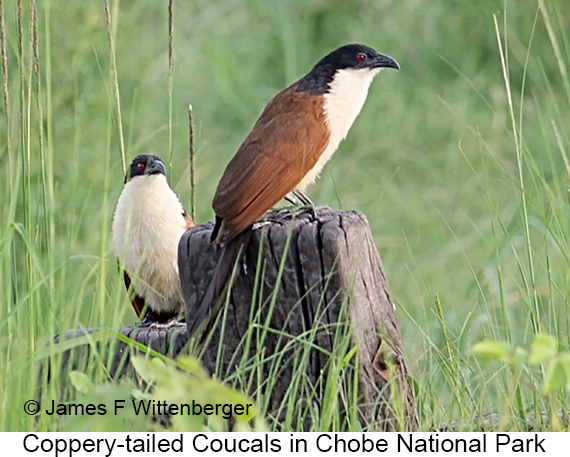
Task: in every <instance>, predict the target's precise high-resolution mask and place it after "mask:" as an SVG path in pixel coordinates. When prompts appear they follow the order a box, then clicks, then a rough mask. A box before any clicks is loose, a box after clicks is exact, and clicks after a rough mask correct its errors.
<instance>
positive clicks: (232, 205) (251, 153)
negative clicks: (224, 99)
mask: <svg viewBox="0 0 570 457" xmlns="http://www.w3.org/2000/svg"><path fill="white" fill-rule="evenodd" d="M382 68H395V69H399V66H398V63H397V62H396V61H395V60H394V59H392V58H391V57H388V56H386V55H383V54H380V53H378V52H376V51H375V50H374V49H372V48H370V47H368V46H364V45H361V44H349V45H346V46H342V47H340V48H338V49H336V50H335V51H333V52H331V53H330V54H328V55H327V56H325V57H324V58H322V59H321V60H320V61H319V62H317V64H316V65H315V66H314V67H313V69H312V70H311V71H310V72H309V73H308V74H307V75H305V76H304V77H303V78H301V79H300V80H299V81H297V82H295V83H294V84H292V85H291V86H289V87H288V88H286V89H284V90H283V91H281V92H279V93H278V94H277V95H276V96H275V97H274V98H273V99H272V100H270V101H269V103H268V104H267V106H266V107H265V109H264V110H263V112H262V113H261V116H260V118H259V119H258V120H257V122H256V123H255V125H254V127H253V129H252V131H251V132H250V133H249V135H248V136H247V138H246V139H245V140H244V142H243V143H242V144H241V146H240V148H239V149H238V151H237V153H236V155H235V156H234V157H233V159H232V160H231V161H230V163H229V164H228V166H227V167H226V169H225V171H224V173H223V175H222V179H221V180H220V183H219V184H218V188H217V190H216V194H215V196H214V201H213V203H212V208H213V209H214V212H215V214H216V225H215V228H214V230H213V232H212V237H211V241H212V242H215V243H217V244H218V245H221V246H224V251H223V252H222V254H221V255H220V259H219V261H218V265H217V266H216V268H215V270H214V273H213V277H212V280H211V281H210V284H209V286H208V288H207V289H206V292H205V294H204V297H203V299H202V302H201V303H200V306H199V308H198V310H197V312H196V315H195V320H194V322H193V323H192V324H189V325H190V327H189V331H190V332H191V333H192V332H193V331H195V330H196V329H197V328H198V326H199V325H200V323H201V321H202V320H203V319H204V318H205V317H206V315H207V313H208V312H209V310H210V308H211V307H212V306H213V304H214V302H215V301H216V300H217V298H218V296H219V294H221V292H222V290H223V288H224V287H225V285H226V284H227V280H228V277H229V273H230V272H231V268H232V267H233V263H234V262H235V259H236V257H237V252H238V251H239V249H240V247H241V246H242V245H244V244H245V243H247V239H248V236H249V235H248V233H249V232H250V228H251V227H252V225H253V223H254V222H255V221H257V220H258V219H259V218H260V217H262V216H263V214H265V212H266V211H268V210H269V209H271V208H272V207H273V206H274V205H275V204H276V203H278V202H279V201H280V200H281V199H283V198H285V197H288V196H289V195H290V194H291V193H293V194H294V195H296V196H298V197H299V198H300V199H301V201H302V202H310V200H308V199H307V198H306V197H305V196H304V194H303V191H304V190H305V188H306V187H307V186H308V185H309V184H311V183H312V182H313V181H314V180H315V179H316V177H317V176H318V175H319V173H320V171H321V170H322V168H323V166H324V165H325V163H326V162H327V161H328V160H329V159H330V158H331V156H332V154H333V153H334V152H335V151H336V149H337V147H338V145H339V143H340V142H341V141H342V140H343V139H344V138H345V137H346V135H347V133H348V130H349V129H350V127H351V126H352V124H353V122H354V120H355V119H356V117H357V116H358V114H359V113H360V110H361V109H362V106H363V105H364V102H365V100H366V95H367V94H368V88H369V86H370V83H371V82H372V80H373V79H374V76H376V75H377V74H378V72H379V71H380V70H381V69H382ZM240 234H244V235H243V236H241V237H238V239H237V240H236V237H237V236H238V235H240ZM239 238H242V239H239Z"/></svg>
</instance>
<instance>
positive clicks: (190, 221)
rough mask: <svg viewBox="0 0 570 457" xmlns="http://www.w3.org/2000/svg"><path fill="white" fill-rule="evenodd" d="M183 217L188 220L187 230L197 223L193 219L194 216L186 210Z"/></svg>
mask: <svg viewBox="0 0 570 457" xmlns="http://www.w3.org/2000/svg"><path fill="white" fill-rule="evenodd" d="M182 217H183V218H184V220H185V221H186V230H188V229H189V228H192V227H194V226H195V225H196V223H195V222H194V221H193V220H192V218H191V217H190V216H189V215H188V213H187V212H186V211H184V212H183V213H182Z"/></svg>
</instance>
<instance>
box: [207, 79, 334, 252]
mask: <svg viewBox="0 0 570 457" xmlns="http://www.w3.org/2000/svg"><path fill="white" fill-rule="evenodd" d="M295 89H296V84H295V85H293V86H291V87H289V88H287V89H285V90H284V91H282V92H280V93H279V94H277V95H276V96H275V97H274V98H273V99H272V100H271V101H270V102H269V103H268V105H267V106H266V108H265V110H264V111H263V113H262V114H261V116H260V118H259V120H258V121H257V123H256V124H255V126H254V127H253V130H252V131H251V133H250V134H249V135H248V136H247V138H246V139H245V140H244V142H243V143H242V145H241V146H240V148H239V150H238V152H237V153H236V155H235V156H234V158H233V159H232V160H231V161H230V163H229V164H228V166H227V168H226V170H225V171H224V174H223V176H222V179H221V181H220V183H219V184H218V188H217V190H216V195H215V196H214V201H213V203H212V207H213V208H214V212H215V213H216V216H217V217H218V218H221V219H222V222H221V226H220V230H219V233H218V235H217V238H216V240H217V242H218V243H220V244H224V243H225V242H227V241H229V240H230V239H232V238H233V237H235V236H236V235H237V234H238V233H240V232H242V231H243V230H245V229H246V228H247V227H249V226H251V225H252V224H253V223H254V222H255V221H256V220H258V219H259V218H260V217H261V216H262V215H263V214H264V213H265V212H266V211H267V210H269V209H270V208H271V207H273V206H274V205H275V204H276V203H277V202H279V200H281V199H282V198H283V197H285V195H287V194H288V193H289V192H291V191H292V190H293V189H294V188H295V187H296V186H297V184H299V182H300V181H301V180H302V179H303V177H304V176H305V175H306V174H307V173H308V172H309V171H310V170H311V169H312V168H313V167H314V166H315V164H316V162H317V160H318V159H319V157H320V155H321V154H322V152H323V151H324V149H325V148H326V146H327V144H328V141H329V131H328V128H327V127H326V124H325V119H324V112H323V100H322V97H321V96H314V95H313V96H311V95H310V94H309V93H308V92H296V91H295Z"/></svg>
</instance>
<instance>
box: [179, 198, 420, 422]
mask: <svg viewBox="0 0 570 457" xmlns="http://www.w3.org/2000/svg"><path fill="white" fill-rule="evenodd" d="M212 228H213V223H209V224H204V225H200V226H197V227H194V228H192V229H190V230H189V231H188V232H186V233H185V234H184V236H183V237H182V240H181V242H180V245H179V266H180V277H181V281H182V286H183V292H184V297H185V300H186V302H187V303H186V312H187V321H189V322H190V320H191V318H192V314H191V313H192V311H193V310H194V309H196V307H197V305H198V303H199V301H200V298H201V297H202V294H203V292H204V290H205V288H206V286H207V284H208V281H209V279H210V277H211V271H212V270H213V268H214V266H215V264H216V260H217V258H218V255H219V254H220V252H221V249H220V248H218V247H216V246H215V245H212V244H211V243H210V242H209V238H210V234H211V231H212ZM284 256H285V258H284ZM226 298H227V300H226V305H225V307H224V308H223V310H222V313H221V318H219V319H218V323H217V325H216V326H215V327H214V328H213V329H212V330H211V332H210V334H209V335H208V337H209V339H208V340H207V341H206V342H205V343H204V344H203V345H200V347H199V349H200V352H201V354H202V361H203V363H204V365H205V366H206V368H207V369H208V370H210V372H211V373H215V374H216V375H217V376H219V377H221V378H222V379H225V378H228V377H232V375H235V376H233V377H234V378H236V379H241V381H240V382H238V383H237V384H238V385H239V387H241V388H244V389H246V388H247V386H248V385H250V386H251V385H253V386H261V387H260V389H261V390H263V381H264V380H265V379H269V378H271V379H272V382H271V383H270V385H271V389H272V390H271V392H264V394H265V395H267V394H269V396H270V399H271V400H270V401H271V407H270V408H269V409H270V410H271V411H273V412H274V413H275V415H276V418H277V419H278V420H281V419H283V418H284V417H285V416H286V414H287V406H285V405H284V401H285V399H287V398H289V399H290V398H291V391H290V389H291V386H293V385H294V384H295V376H296V375H295V370H296V369H299V364H298V361H299V357H300V358H301V359H303V358H306V359H307V363H306V365H305V366H304V367H302V369H303V370H304V372H303V376H304V379H305V380H306V381H307V380H308V384H309V385H311V386H313V390H312V392H299V395H298V397H297V398H300V397H302V398H307V397H306V395H309V399H308V402H309V403H310V404H309V405H304V406H303V407H307V408H310V407H312V406H314V405H318V406H317V407H320V406H322V405H321V403H322V394H323V392H324V391H325V389H326V386H327V384H326V383H327V382H331V380H332V378H331V376H339V375H340V373H339V372H337V371H335V370H336V369H337V368H338V367H337V366H336V364H338V363H340V360H339V357H340V358H342V357H343V356H345V355H346V354H347V353H348V352H349V351H350V350H351V348H352V347H356V348H357V350H356V355H357V359H358V368H359V371H358V386H356V387H357V391H358V398H359V400H358V401H359V403H360V408H359V413H360V414H359V415H360V420H361V422H364V423H363V425H369V426H371V427H372V428H373V429H387V430H390V429H393V428H396V427H406V428H408V429H411V428H413V427H415V425H416V408H415V402H414V398H413V394H412V389H411V386H410V384H409V382H408V379H407V376H406V374H407V373H408V366H407V362H406V360H405V357H404V348H403V344H402V337H401V333H400V329H399V326H398V320H397V316H396V312H395V308H394V304H393V302H392V299H391V297H390V292H389V288H388V283H387V281H386V277H385V275H384V271H383V267H382V263H381V260H380V257H379V255H378V251H377V250H376V247H375V245H374V242H373V239H372V235H371V233H370V228H369V225H368V221H367V220H366V218H365V216H364V215H363V214H361V213H359V212H356V211H344V212H335V211H331V210H330V209H329V208H326V207H319V208H316V209H314V210H313V209H307V210H304V211H301V212H290V211H287V210H284V211H280V212H274V213H271V214H270V215H269V216H268V217H267V220H266V222H265V223H263V222H262V223H259V224H257V226H256V227H254V230H253V235H252V237H251V240H250V242H249V244H248V246H247V249H246V250H245V253H244V254H243V255H242V259H240V260H238V265H237V267H236V269H235V278H234V281H233V285H232V287H231V290H230V292H229V293H228V294H227V297H226ZM264 331H265V333H263V332H264ZM252 332H253V333H254V337H252V335H251V334H252ZM262 335H265V336H264V338H263V340H262V341H261V340H260V338H261V336H262ZM343 338H344V339H343ZM342 344H346V348H345V350H344V352H342V351H340V352H339V350H338V347H337V345H342ZM261 353H263V354H264V355H263V356H259V354H261ZM276 354H278V355H279V358H278V359H279V360H280V361H281V366H280V367H279V370H278V375H277V376H276V375H275V370H276V368H275V364H274V363H273V362H272V361H273V360H274V357H273V356H275V355H276ZM244 360H248V361H250V362H251V365H252V366H255V367H256V369H255V370H251V369H250V370H249V372H248V370H247V363H245V364H244V363H243V361H244ZM240 361H241V362H240ZM354 363H355V362H354V359H353V360H352V366H354ZM238 365H239V367H238ZM260 366H261V367H262V368H261V369H260ZM236 370H237V371H238V373H234V371H236ZM246 372H248V373H249V374H248V373H246ZM351 376H353V372H352V370H351V369H347V370H344V372H343V373H342V376H341V378H342V379H340V378H339V379H338V384H339V387H338V390H339V391H342V390H343V389H344V390H345V392H344V394H347V391H348V390H350V388H351V382H352V378H351ZM244 377H245V378H246V379H245V380H244V379H243V378H244ZM251 377H253V378H254V379H251ZM258 378H261V379H258ZM352 387H355V386H352ZM251 390H252V389H251V388H250V392H249V393H250V394H252V395H255V394H257V393H259V392H254V391H251ZM254 390H255V389H254ZM265 395H264V397H265ZM341 396H342V395H339V404H338V405H337V406H338V407H339V408H340V409H341V413H342V412H343V407H342V406H341V405H340V397H341ZM350 397H351V395H348V398H350ZM398 415H399V416H398ZM396 416H398V418H399V419H403V421H404V423H400V424H399V425H396V423H395V419H396Z"/></svg>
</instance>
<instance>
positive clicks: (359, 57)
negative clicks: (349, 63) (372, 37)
mask: <svg viewBox="0 0 570 457" xmlns="http://www.w3.org/2000/svg"><path fill="white" fill-rule="evenodd" d="M356 60H358V61H359V62H364V61H365V60H366V54H364V53H363V52H359V53H358V54H356Z"/></svg>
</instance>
